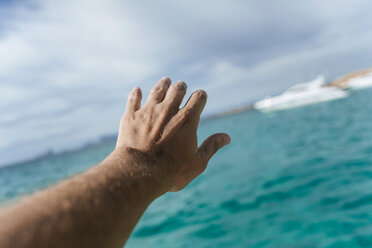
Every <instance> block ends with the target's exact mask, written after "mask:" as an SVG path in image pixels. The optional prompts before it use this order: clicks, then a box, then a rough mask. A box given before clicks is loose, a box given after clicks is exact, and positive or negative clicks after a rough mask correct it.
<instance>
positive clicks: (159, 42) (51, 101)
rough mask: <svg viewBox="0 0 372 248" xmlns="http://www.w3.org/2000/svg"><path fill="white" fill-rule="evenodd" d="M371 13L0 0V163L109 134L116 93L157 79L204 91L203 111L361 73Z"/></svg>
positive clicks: (107, 0) (242, 4)
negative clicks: (321, 76)
mask: <svg viewBox="0 0 372 248" xmlns="http://www.w3.org/2000/svg"><path fill="white" fill-rule="evenodd" d="M371 12H372V2H370V1H363V0H353V1H351V0H350V1H340V0H331V1H320V0H315V1H314V0H311V1H295V0H289V1H275V0H269V1H259V0H257V1H243V0H236V1H227V0H225V1H221V0H217V1H208V2H207V1H196V0H195V1H194V0H189V1H174V0H160V1H149V0H147V1H114V0H89V1H88V0H78V1H76V0H64V1H52V0H50V1H48V0H42V1H31V0H30V1H14V2H12V1H1V0H0V158H1V160H0V165H5V164H7V163H11V162H15V161H17V160H23V159H27V158H31V157H33V156H35V155H37V154H41V153H43V152H45V151H46V150H50V149H53V150H56V151H59V150H64V149H66V148H74V147H79V146H80V145H81V144H82V143H84V142H86V141H89V140H94V139H96V138H98V137H100V136H102V135H104V134H112V133H115V132H116V130H117V126H118V121H119V119H120V116H121V113H122V112H123V110H124V106H125V101H126V96H127V92H128V91H129V90H130V89H131V88H132V87H134V86H136V85H139V86H141V88H142V89H143V91H144V93H145V95H146V94H147V93H148V91H149V89H150V87H151V85H152V84H153V83H154V82H155V81H156V80H157V79H158V78H160V77H162V76H164V75H168V76H170V77H171V78H172V79H173V80H174V81H175V80H179V79H182V80H185V81H186V82H187V83H188V84H189V90H190V91H192V90H195V89H197V88H203V89H205V90H206V91H207V92H208V94H209V103H208V105H207V107H206V110H205V112H206V114H208V113H209V114H210V113H214V112H217V111H220V110H226V109H228V108H230V107H232V106H238V105H240V104H244V103H248V102H252V101H254V100H256V99H259V98H261V97H263V96H265V95H267V94H275V93H278V92H280V91H281V90H283V89H285V88H286V87H288V86H290V85H292V84H295V83H299V82H301V81H304V80H311V79H313V78H315V77H316V76H317V75H318V74H320V73H324V74H325V75H326V76H327V77H328V78H329V79H334V78H335V77H339V76H341V75H342V74H344V73H348V72H350V71H353V70H358V69H362V68H366V67H371V61H372V52H371V48H370V47H371V44H372V29H371V28H370V23H372V20H371V19H372V17H371ZM226 92H228V94H226ZM222 97H223V98H224V100H223V101H221V98H222Z"/></svg>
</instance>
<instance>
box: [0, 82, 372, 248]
mask: <svg viewBox="0 0 372 248" xmlns="http://www.w3.org/2000/svg"><path fill="white" fill-rule="evenodd" d="M198 132H199V139H200V141H202V140H203V139H204V138H206V137H207V136H209V135H210V134H213V133H215V132H227V133H229V134H230V136H231V138H232V142H231V144H230V145H229V146H227V147H225V148H223V149H222V150H221V151H219V152H218V153H217V154H216V155H215V156H214V157H213V159H212V160H211V161H210V162H209V165H208V168H207V169H206V171H205V172H204V173H203V174H202V175H201V176H199V177H198V178H197V179H196V180H194V181H193V182H192V183H191V184H190V185H188V186H187V187H186V188H185V189H184V190H182V191H180V192H176V193H167V194H165V195H164V196H162V197H160V198H158V199H157V200H155V201H154V202H153V203H152V205H150V207H149V208H148V209H147V211H146V212H145V214H144V215H143V217H142V218H141V220H140V222H139V223H138V225H137V226H136V228H135V230H134V231H133V233H132V235H131V237H130V239H129V240H128V242H127V244H126V247H132V248H134V247H145V248H147V247H172V248H175V247H185V248H186V247H192V248H198V247H252V248H259V247H260V248H262V247H275V248H276V247H279V248H281V247H283V248H295V247H296V248H310V247H314V248H315V247H327V248H336V247H337V248H339V247H345V248H353V247H372V90H371V89H368V90H363V91H356V92H351V95H350V97H348V98H345V99H340V100H336V101H332V102H326V103H321V104H316V105H311V106H306V107H301V108H296V109H291V110H287V111H282V112H277V113H272V114H263V113H260V112H257V111H249V112H245V113H240V114H236V115H232V116H227V117H224V118H219V119H214V120H208V121H203V122H202V123H201V126H200V128H199V131H198ZM113 148H114V143H113V142H111V143H110V142H109V143H104V144H98V145H96V146H91V147H88V148H86V149H83V150H79V151H75V152H69V153H65V154H61V155H56V156H49V157H44V158H41V159H38V160H33V161H30V162H25V163H21V164H18V165H15V166H10V167H5V168H1V169H0V204H2V205H7V204H11V203H12V202H14V201H16V200H17V199H19V198H20V197H21V196H22V195H25V194H30V193H32V192H34V191H36V190H40V189H43V188H45V187H48V186H50V185H53V184H54V183H55V182H57V181H59V180H62V179H64V178H67V177H70V176H71V175H73V174H76V173H79V172H82V171H84V170H86V169H87V168H89V167H91V166H94V165H95V164H97V163H99V162H100V161H101V160H102V159H103V158H105V156H107V155H108V154H109V153H110V151H112V149H113Z"/></svg>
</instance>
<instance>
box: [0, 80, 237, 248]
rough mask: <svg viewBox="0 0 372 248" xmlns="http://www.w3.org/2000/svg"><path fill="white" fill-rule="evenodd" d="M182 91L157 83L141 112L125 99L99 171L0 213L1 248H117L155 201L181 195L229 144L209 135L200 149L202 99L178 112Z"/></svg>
mask: <svg viewBox="0 0 372 248" xmlns="http://www.w3.org/2000/svg"><path fill="white" fill-rule="evenodd" d="M185 93H186V84H185V83H184V82H177V83H175V84H171V81H170V79H169V78H167V77H165V78H162V79H161V80H159V81H158V82H157V84H156V85H155V87H154V88H153V89H152V91H151V93H150V96H149V98H148V100H147V101H146V103H145V104H144V105H143V106H142V107H141V98H142V93H141V90H140V89H139V88H135V89H133V90H132V91H131V93H130V94H129V99H128V103H127V107H126V111H125V113H124V115H123V117H122V119H121V122H120V128H119V135H118V141H117V144H116V148H115V150H114V151H113V152H112V153H111V154H110V155H109V156H108V157H107V158H106V159H105V160H104V161H102V162H101V163H100V164H99V165H97V166H95V167H93V168H91V169H89V170H87V171H86V172H84V173H82V174H79V175H76V176H74V177H73V178H71V179H68V180H66V181H64V182H61V183H59V184H57V185H56V186H54V187H51V188H49V189H46V190H44V191H41V192H38V193H36V194H34V195H32V196H29V197H28V198H25V199H22V200H21V201H20V202H19V203H17V204H15V205H13V206H10V207H9V208H7V209H4V210H2V211H1V212H0V247H12V248H17V247H22V248H23V247H38V248H39V247H40V248H42V247H55V248H58V247H89V248H92V247H122V246H123V245H124V244H125V242H126V240H127V239H128V237H129V235H130V233H131V231H132V230H133V228H134V227H135V225H136V224H137V222H138V220H139V219H140V217H141V216H142V214H143V212H144V211H145V210H146V208H147V207H148V206H149V204H150V203H151V202H152V201H153V200H155V199H156V198H157V197H159V196H161V195H163V194H164V193H166V192H168V191H179V190H181V189H183V188H184V187H185V186H186V185H187V184H189V183H190V182H191V181H192V180H193V179H194V178H195V177H197V176H198V175H199V174H201V173H202V172H203V171H204V170H205V168H206V166H207V163H208V161H209V159H210V158H211V157H212V156H213V154H215V153H216V152H217V150H218V149H220V148H221V147H223V146H224V145H226V144H228V143H229V142H230V137H229V136H228V135H227V134H223V133H219V134H214V135H212V136H210V137H209V138H207V139H206V140H205V141H204V142H203V143H202V145H201V146H200V147H198V146H197V136H196V132H197V128H198V125H199V119H200V114H201V112H202V111H203V108H204V106H205V104H206V100H207V96H206V93H205V92H204V91H196V92H194V93H193V94H192V95H191V97H190V98H189V100H188V102H187V103H186V105H185V106H184V107H183V108H181V109H180V108H179V107H180V104H181V102H182V100H183V98H184V96H185Z"/></svg>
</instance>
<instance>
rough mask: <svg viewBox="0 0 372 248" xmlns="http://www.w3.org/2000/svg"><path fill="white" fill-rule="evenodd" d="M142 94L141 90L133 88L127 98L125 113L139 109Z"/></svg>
mask: <svg viewBox="0 0 372 248" xmlns="http://www.w3.org/2000/svg"><path fill="white" fill-rule="evenodd" d="M141 100H142V92H141V89H140V88H138V87H135V88H134V89H133V90H132V91H131V92H130V93H129V96H128V102H127V111H130V112H135V111H137V110H139V109H140V108H141Z"/></svg>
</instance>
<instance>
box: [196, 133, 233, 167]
mask: <svg viewBox="0 0 372 248" xmlns="http://www.w3.org/2000/svg"><path fill="white" fill-rule="evenodd" d="M230 141H231V138H230V136H229V135H228V134H226V133H216V134H213V135H211V136H209V137H208V138H207V139H206V140H205V141H204V142H203V143H202V144H201V145H200V147H199V149H198V155H199V157H200V158H201V159H202V160H203V161H205V162H208V161H209V160H210V159H211V157H212V156H213V155H214V154H215V153H216V152H217V151H218V150H219V149H221V148H222V147H223V146H225V145H227V144H229V143H230Z"/></svg>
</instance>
